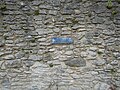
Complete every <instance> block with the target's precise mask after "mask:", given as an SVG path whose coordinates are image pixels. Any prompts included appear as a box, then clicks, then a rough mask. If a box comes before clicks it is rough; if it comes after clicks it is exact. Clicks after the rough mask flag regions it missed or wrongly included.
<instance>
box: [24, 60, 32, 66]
mask: <svg viewBox="0 0 120 90" xmlns="http://www.w3.org/2000/svg"><path fill="white" fill-rule="evenodd" d="M23 63H24V64H25V66H26V67H30V66H32V65H33V64H34V61H23Z"/></svg>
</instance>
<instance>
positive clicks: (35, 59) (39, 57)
mask: <svg viewBox="0 0 120 90" xmlns="http://www.w3.org/2000/svg"><path fill="white" fill-rule="evenodd" d="M29 59H30V60H33V61H40V60H41V59H42V58H41V56H38V55H30V56H29Z"/></svg>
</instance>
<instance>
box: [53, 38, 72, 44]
mask: <svg viewBox="0 0 120 90" xmlns="http://www.w3.org/2000/svg"><path fill="white" fill-rule="evenodd" d="M71 43H73V39H72V38H61V37H54V38H52V44H71Z"/></svg>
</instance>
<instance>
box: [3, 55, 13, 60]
mask: <svg viewBox="0 0 120 90" xmlns="http://www.w3.org/2000/svg"><path fill="white" fill-rule="evenodd" d="M2 58H3V59H5V60H12V59H14V58H15V57H14V56H13V55H5V56H4V57H2Z"/></svg>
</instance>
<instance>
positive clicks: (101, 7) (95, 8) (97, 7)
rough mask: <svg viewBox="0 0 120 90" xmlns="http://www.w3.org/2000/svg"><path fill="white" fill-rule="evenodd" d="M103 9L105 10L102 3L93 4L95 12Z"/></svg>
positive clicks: (100, 11)
mask: <svg viewBox="0 0 120 90" xmlns="http://www.w3.org/2000/svg"><path fill="white" fill-rule="evenodd" d="M105 10H106V7H105V5H102V4H100V5H94V11H95V13H97V14H99V13H103V12H105Z"/></svg>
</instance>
